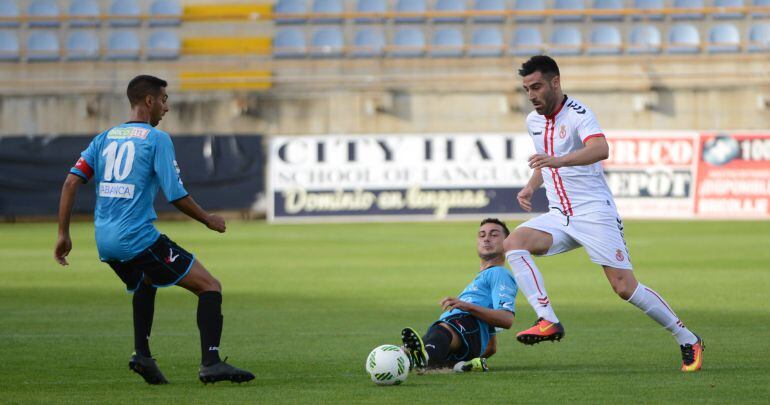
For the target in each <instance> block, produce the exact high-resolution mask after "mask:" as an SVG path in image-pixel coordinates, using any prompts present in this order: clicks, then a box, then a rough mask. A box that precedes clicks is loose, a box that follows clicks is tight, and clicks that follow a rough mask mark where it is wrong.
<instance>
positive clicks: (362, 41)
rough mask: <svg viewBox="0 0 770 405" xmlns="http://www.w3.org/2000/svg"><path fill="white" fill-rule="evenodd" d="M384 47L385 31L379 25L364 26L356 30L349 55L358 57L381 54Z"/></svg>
mask: <svg viewBox="0 0 770 405" xmlns="http://www.w3.org/2000/svg"><path fill="white" fill-rule="evenodd" d="M384 48H385V33H384V31H383V30H382V28H379V27H364V28H359V29H357V30H356V33H355V36H354V37H353V46H352V47H351V49H350V55H351V56H353V57H358V58H371V57H379V56H382V54H383V50H384Z"/></svg>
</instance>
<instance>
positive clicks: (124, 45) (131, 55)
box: [106, 30, 141, 61]
mask: <svg viewBox="0 0 770 405" xmlns="http://www.w3.org/2000/svg"><path fill="white" fill-rule="evenodd" d="M140 52H141V44H140V42H139V35H138V34H137V33H136V31H131V30H120V31H113V32H112V33H110V37H109V39H108V40H107V55H106V58H107V60H113V61H117V60H139V56H140Z"/></svg>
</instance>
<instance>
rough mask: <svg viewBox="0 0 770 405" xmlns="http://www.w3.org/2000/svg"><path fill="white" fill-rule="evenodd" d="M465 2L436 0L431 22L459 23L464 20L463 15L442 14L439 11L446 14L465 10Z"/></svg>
mask: <svg viewBox="0 0 770 405" xmlns="http://www.w3.org/2000/svg"><path fill="white" fill-rule="evenodd" d="M465 10H466V4H465V0H436V3H435V11H437V13H436V17H433V22H437V23H461V22H464V21H465V18H464V17H459V16H451V17H450V16H442V14H441V13H447V14H453V13H454V14H460V13H463V12H465Z"/></svg>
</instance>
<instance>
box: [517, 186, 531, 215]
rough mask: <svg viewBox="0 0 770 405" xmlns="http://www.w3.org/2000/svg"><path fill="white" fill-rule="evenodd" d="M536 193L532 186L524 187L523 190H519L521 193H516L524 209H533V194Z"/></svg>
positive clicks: (528, 210)
mask: <svg viewBox="0 0 770 405" xmlns="http://www.w3.org/2000/svg"><path fill="white" fill-rule="evenodd" d="M534 193H535V192H534V190H532V187H529V186H527V187H524V188H522V189H521V191H519V194H517V195H516V199H517V200H518V201H519V205H520V206H521V208H522V209H524V211H527V212H530V211H532V195H533V194H534Z"/></svg>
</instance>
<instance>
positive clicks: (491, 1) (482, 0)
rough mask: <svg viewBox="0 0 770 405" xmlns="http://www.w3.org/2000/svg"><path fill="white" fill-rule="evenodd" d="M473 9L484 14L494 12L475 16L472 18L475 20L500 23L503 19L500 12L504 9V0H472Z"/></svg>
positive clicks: (503, 16)
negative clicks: (489, 13) (493, 13)
mask: <svg viewBox="0 0 770 405" xmlns="http://www.w3.org/2000/svg"><path fill="white" fill-rule="evenodd" d="M473 9H474V10H476V11H480V12H482V13H485V14H486V12H496V13H495V14H496V15H479V16H476V17H475V18H474V19H473V21H475V22H487V23H501V22H503V21H504V20H505V15H504V14H502V13H503V12H504V11H505V10H506V7H505V1H504V0H474V1H473Z"/></svg>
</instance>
